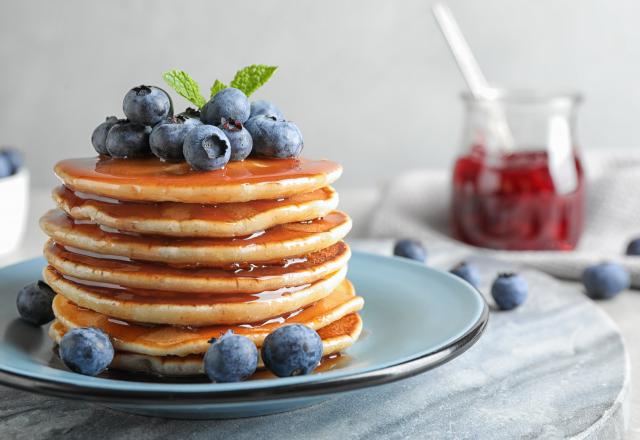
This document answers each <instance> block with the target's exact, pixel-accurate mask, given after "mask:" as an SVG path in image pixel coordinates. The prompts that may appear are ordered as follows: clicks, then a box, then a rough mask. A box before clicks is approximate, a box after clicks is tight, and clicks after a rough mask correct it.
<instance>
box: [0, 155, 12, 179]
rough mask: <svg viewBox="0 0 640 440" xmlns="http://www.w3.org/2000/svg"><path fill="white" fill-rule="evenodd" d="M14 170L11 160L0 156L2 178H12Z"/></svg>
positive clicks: (0, 175) (0, 176)
mask: <svg viewBox="0 0 640 440" xmlns="http://www.w3.org/2000/svg"><path fill="white" fill-rule="evenodd" d="M12 170H13V167H12V166H11V161H10V160H9V158H8V157H6V156H4V155H2V154H0V178H3V177H8V176H10V175H11V174H12V173H11V171H12Z"/></svg>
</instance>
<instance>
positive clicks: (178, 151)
mask: <svg viewBox="0 0 640 440" xmlns="http://www.w3.org/2000/svg"><path fill="white" fill-rule="evenodd" d="M196 125H202V122H201V121H200V119H196V118H190V117H185V116H182V115H178V116H174V117H171V118H169V119H167V120H166V121H163V122H160V123H159V124H157V125H156V126H155V127H153V130H152V131H151V135H150V136H149V146H150V147H151V152H152V153H153V154H155V155H156V156H157V157H159V158H160V159H164V160H167V161H173V162H177V161H182V160H184V154H183V153H182V147H183V145H184V139H185V138H186V137H187V134H188V133H189V132H190V131H191V129H192V128H193V127H195V126H196Z"/></svg>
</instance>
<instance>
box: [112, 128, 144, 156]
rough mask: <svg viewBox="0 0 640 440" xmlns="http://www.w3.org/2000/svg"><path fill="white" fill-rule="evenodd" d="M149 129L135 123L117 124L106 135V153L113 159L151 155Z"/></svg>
mask: <svg viewBox="0 0 640 440" xmlns="http://www.w3.org/2000/svg"><path fill="white" fill-rule="evenodd" d="M150 134H151V127H147V126H146V125H142V124H138V123H137V122H119V123H117V124H115V125H114V126H113V127H111V130H109V133H108V134H107V152H108V154H109V155H111V156H113V157H119V158H125V157H143V156H148V155H150V154H151V150H150V148H149V135H150Z"/></svg>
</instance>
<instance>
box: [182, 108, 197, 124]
mask: <svg viewBox="0 0 640 440" xmlns="http://www.w3.org/2000/svg"><path fill="white" fill-rule="evenodd" d="M176 116H177V117H179V118H183V119H184V120H185V121H186V120H187V119H197V120H198V121H200V122H202V121H201V120H200V110H196V109H195V108H193V107H187V108H186V109H185V110H184V111H183V112H182V113H178V114H177V115H176Z"/></svg>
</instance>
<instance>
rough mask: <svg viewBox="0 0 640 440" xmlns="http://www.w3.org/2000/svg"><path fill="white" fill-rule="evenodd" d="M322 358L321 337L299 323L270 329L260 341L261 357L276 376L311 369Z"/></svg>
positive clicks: (294, 373) (304, 372) (298, 373)
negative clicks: (262, 342)
mask: <svg viewBox="0 0 640 440" xmlns="http://www.w3.org/2000/svg"><path fill="white" fill-rule="evenodd" d="M321 358H322V339H320V335H318V333H317V332H316V331H315V330H313V329H311V328H309V327H307V326H306V325H302V324H291V325H285V326H283V327H280V328H278V329H276V330H274V331H273V332H272V333H270V334H269V335H268V336H267V337H266V338H265V340H264V344H263V345H262V360H263V362H264V365H265V366H266V367H267V368H268V369H269V370H271V372H272V373H273V374H275V375H276V376H279V377H290V376H299V375H302V374H309V373H311V372H312V371H313V370H314V369H315V368H316V367H317V366H318V364H319V363H320V359H321Z"/></svg>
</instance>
